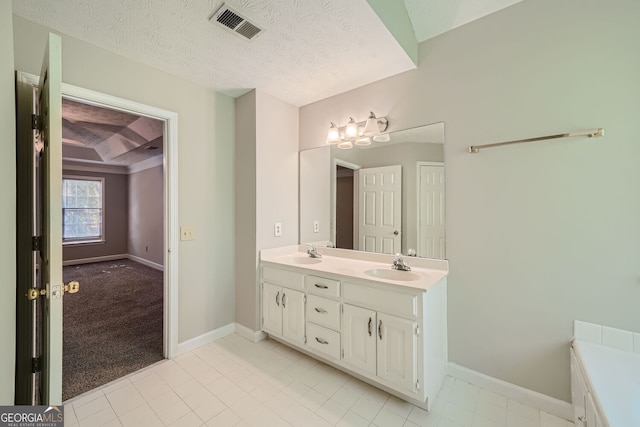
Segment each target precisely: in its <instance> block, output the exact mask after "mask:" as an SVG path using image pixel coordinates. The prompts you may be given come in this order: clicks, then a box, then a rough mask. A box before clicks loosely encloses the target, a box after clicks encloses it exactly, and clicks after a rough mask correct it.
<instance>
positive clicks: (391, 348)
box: [376, 313, 418, 391]
mask: <svg viewBox="0 0 640 427" xmlns="http://www.w3.org/2000/svg"><path fill="white" fill-rule="evenodd" d="M416 326H417V324H416V322H414V321H412V320H408V319H403V318H401V317H396V316H391V315H389V314H384V313H378V329H377V331H376V332H377V333H378V346H377V350H378V363H377V365H378V369H377V372H378V377H380V378H382V379H385V380H387V381H389V382H391V383H393V384H394V385H396V386H398V387H402V388H403V389H406V390H411V391H416V381H417V379H418V364H417V363H418V362H417V361H418V345H417V336H416Z"/></svg>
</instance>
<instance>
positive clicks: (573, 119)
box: [300, 0, 640, 401]
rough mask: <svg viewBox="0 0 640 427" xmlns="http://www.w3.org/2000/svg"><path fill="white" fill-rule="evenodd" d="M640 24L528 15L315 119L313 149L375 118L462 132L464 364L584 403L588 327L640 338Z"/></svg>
mask: <svg viewBox="0 0 640 427" xmlns="http://www.w3.org/2000/svg"><path fill="white" fill-rule="evenodd" d="M638 17H640V3H639V2H637V1H633V0H613V1H609V2H602V1H598V0H580V1H579V0H567V1H564V2H557V1H554V0H538V1H524V2H521V3H518V4H516V5H514V6H511V7H509V8H507V9H504V10H503V11H501V12H498V13H496V14H493V15H490V16H488V17H485V18H482V19H480V20H478V21H475V22H473V23H470V24H467V25H464V26H462V27H460V28H458V29H455V30H453V31H451V32H449V33H446V34H444V35H442V36H439V37H437V38H434V39H432V40H430V41H427V42H425V43H422V44H421V45H420V65H419V68H418V69H417V70H415V71H409V72H407V73H403V74H401V75H398V76H395V77H392V78H389V79H385V80H382V81H379V82H376V83H374V84H371V85H368V86H365V87H362V88H359V89H356V90H354V91H350V92H347V93H344V94H341V95H338V96H335V97H332V98H329V99H327V100H324V101H320V102H317V103H314V104H311V105H308V106H305V107H303V108H301V112H300V135H301V141H300V147H301V149H304V148H309V147H313V146H321V145H322V144H324V139H325V138H326V132H327V127H328V123H329V121H334V122H336V123H341V124H343V123H344V122H345V120H346V119H347V118H348V117H349V116H353V117H355V118H357V119H358V120H362V119H363V118H365V117H366V114H367V112H368V111H369V110H373V111H375V112H376V114H378V115H380V116H387V117H388V118H389V120H390V127H391V128H392V130H395V129H401V128H409V127H414V126H418V125H421V124H425V123H433V122H437V121H441V120H442V121H445V122H446V129H447V131H446V143H445V159H446V180H447V183H446V202H447V206H446V208H447V230H446V232H447V257H448V259H449V261H450V268H451V272H450V277H449V282H448V283H449V295H448V301H449V357H450V360H451V361H452V362H455V363H458V364H460V365H463V366H466V367H469V368H471V369H474V370H477V371H480V372H482V373H485V374H487V375H490V376H493V377H497V378H500V379H503V380H505V381H508V382H511V383H514V384H517V385H520V386H523V387H526V388H529V389H532V390H535V391H538V392H541V393H544V394H547V395H550V396H552V397H555V398H559V399H564V400H566V401H569V400H570V394H569V340H570V338H571V334H572V329H571V322H572V320H573V319H582V320H585V321H589V322H593V323H597V324H605V325H610V326H613V327H618V328H621V329H627V330H634V331H638V332H640V312H639V311H638V301H640V270H638V263H639V260H640V238H639V236H640V221H638V218H640V197H638V195H639V194H640V167H638V159H640V142H639V141H638V136H637V129H636V127H635V125H636V123H637V121H638V117H639V115H640V77H639V76H640V55H638V40H640V26H639V25H638V24H637V20H638ZM597 127H603V128H605V130H606V132H607V135H606V136H605V137H604V138H600V139H587V138H573V139H563V140H556V141H549V142H538V143H531V144H522V145H515V146H508V147H502V148H494V149H491V150H486V151H482V152H480V153H478V154H469V153H467V147H468V146H469V145H473V144H484V143H492V142H500V141H505V140H510V139H518V138H527V137H533V136H539V135H545V134H554V133H558V132H565V131H571V130H582V129H590V128H597Z"/></svg>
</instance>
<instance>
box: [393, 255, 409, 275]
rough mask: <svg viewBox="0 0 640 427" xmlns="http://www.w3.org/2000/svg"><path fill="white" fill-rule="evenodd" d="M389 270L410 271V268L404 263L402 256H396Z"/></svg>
mask: <svg viewBox="0 0 640 427" xmlns="http://www.w3.org/2000/svg"><path fill="white" fill-rule="evenodd" d="M391 268H393V269H394V270H400V271H411V267H409V266H408V265H407V264H405V263H404V259H402V254H396V259H395V260H394V261H393V265H391Z"/></svg>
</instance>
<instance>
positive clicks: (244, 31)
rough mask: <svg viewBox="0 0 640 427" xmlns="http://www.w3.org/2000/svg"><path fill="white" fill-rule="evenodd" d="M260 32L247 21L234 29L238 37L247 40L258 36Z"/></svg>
mask: <svg viewBox="0 0 640 427" xmlns="http://www.w3.org/2000/svg"><path fill="white" fill-rule="evenodd" d="M260 31H262V30H261V29H260V28H258V27H256V26H255V25H253V24H252V23H251V22H249V21H244V22H243V23H242V24H240V26H239V27H238V28H237V29H236V32H237V33H238V34H240V35H243V36H245V37H246V38H248V39H249V40H251V39H252V38H254V37H255V36H257V35H258V33H259V32H260Z"/></svg>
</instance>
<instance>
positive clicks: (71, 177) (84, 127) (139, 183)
mask: <svg viewBox="0 0 640 427" xmlns="http://www.w3.org/2000/svg"><path fill="white" fill-rule="evenodd" d="M163 146H164V122H163V121H162V120H158V119H155V118H151V117H146V116H140V115H138V114H133V113H131V112H125V111H121V110H116V109H112V108H107V107H104V106H99V105H93V104H87V103H84V102H80V101H77V100H73V99H69V98H65V97H63V99H62V208H63V213H62V220H63V232H62V237H63V240H62V241H63V250H62V253H63V258H62V259H63V266H64V267H63V281H64V282H65V283H69V282H72V281H77V282H79V283H81V286H82V292H79V293H78V294H77V295H74V296H73V297H72V298H68V299H66V300H65V301H64V304H63V340H62V341H63V354H64V357H63V364H62V365H63V366H62V398H63V401H65V400H68V399H70V398H72V397H75V396H78V395H80V394H82V393H85V392H87V391H89V390H92V389H95V388H97V387H99V386H101V385H104V384H107V383H109V382H111V381H113V380H116V379H118V378H120V377H122V376H124V375H127V374H129V373H132V372H135V371H137V370H139V369H141V368H144V367H146V366H149V365H151V364H153V363H156V362H158V361H160V360H162V359H163V323H164V322H163V305H164V292H163V289H164V283H163V270H164V259H163V258H164V257H163V255H164V252H165V247H164V242H165V239H164V226H163V224H164V218H163V216H164V215H163V194H164V192H165V190H164V177H163V175H164V172H163Z"/></svg>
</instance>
